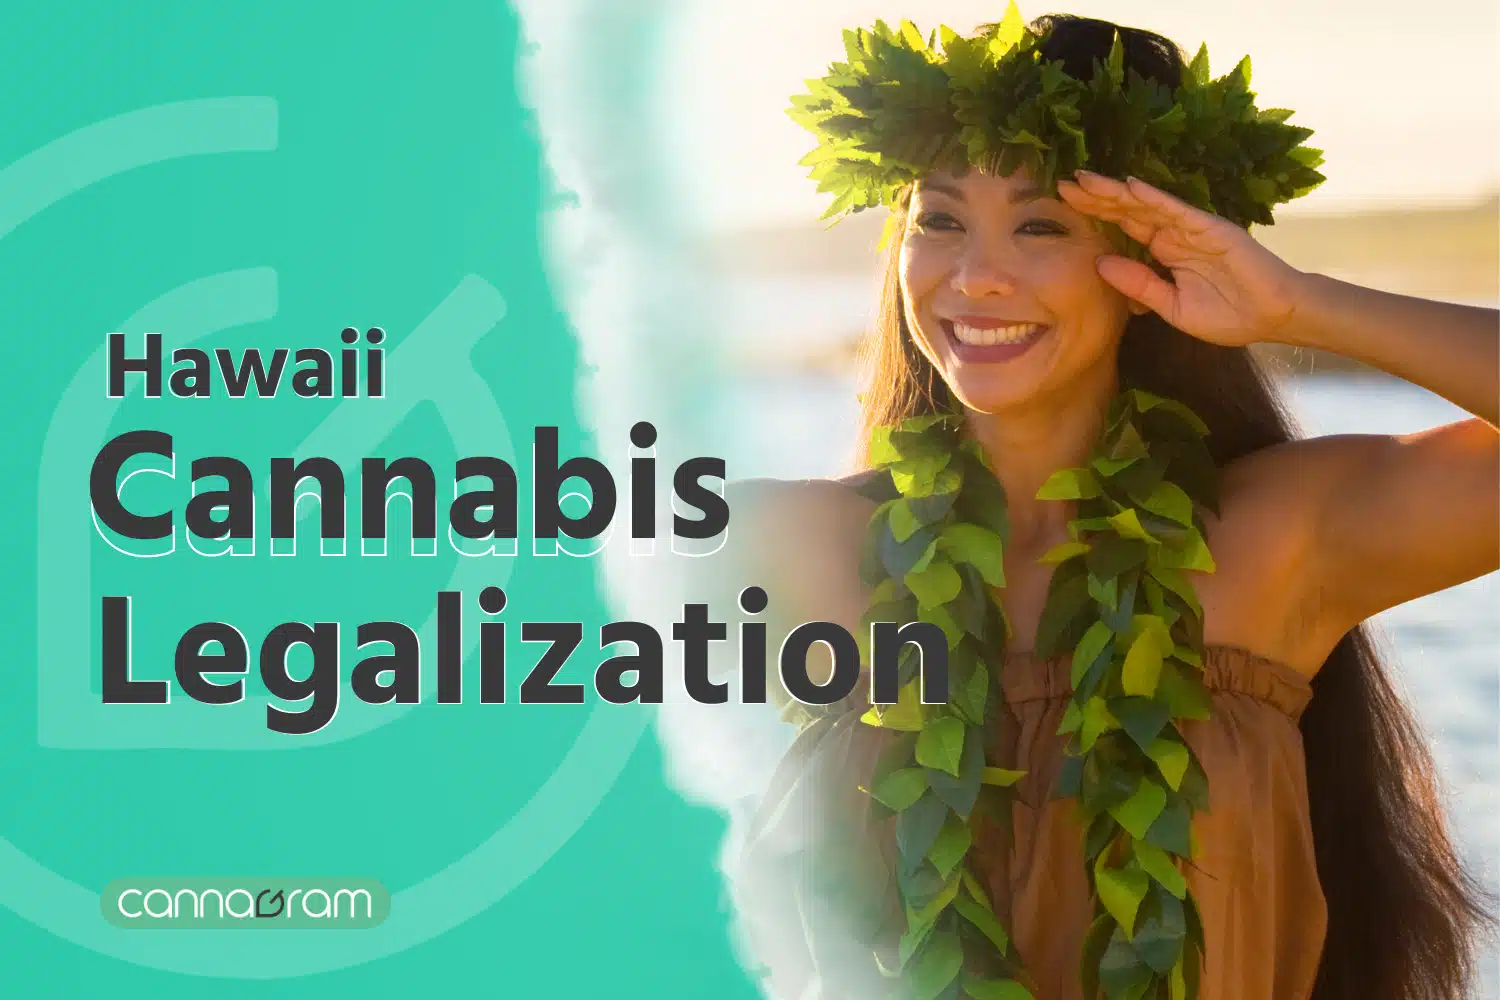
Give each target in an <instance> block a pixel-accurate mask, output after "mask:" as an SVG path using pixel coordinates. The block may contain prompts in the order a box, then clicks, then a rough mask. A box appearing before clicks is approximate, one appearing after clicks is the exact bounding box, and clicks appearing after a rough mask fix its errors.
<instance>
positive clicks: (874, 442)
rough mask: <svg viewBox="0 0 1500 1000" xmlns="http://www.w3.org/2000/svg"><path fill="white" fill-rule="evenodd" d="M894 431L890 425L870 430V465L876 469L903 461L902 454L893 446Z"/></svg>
mask: <svg viewBox="0 0 1500 1000" xmlns="http://www.w3.org/2000/svg"><path fill="white" fill-rule="evenodd" d="M893 430H895V428H893V427H891V426H890V425H888V424H884V425H881V426H878V427H872V428H871V429H870V464H871V465H873V466H875V467H876V468H880V467H882V466H886V465H890V464H891V463H893V462H899V461H901V453H900V452H899V451H897V450H896V447H895V445H893V444H891V431H893Z"/></svg>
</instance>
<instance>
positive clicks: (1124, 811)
mask: <svg viewBox="0 0 1500 1000" xmlns="http://www.w3.org/2000/svg"><path fill="white" fill-rule="evenodd" d="M1166 804H1167V793H1166V790H1165V789H1163V788H1162V787H1161V786H1160V785H1158V784H1157V783H1156V782H1154V781H1152V780H1151V779H1150V778H1145V777H1143V778H1141V780H1140V784H1138V785H1137V786H1136V789H1135V794H1134V795H1132V796H1131V797H1130V798H1128V799H1126V800H1125V801H1124V802H1121V803H1120V804H1119V805H1117V806H1114V807H1113V808H1111V809H1110V810H1109V814H1110V815H1111V816H1113V817H1114V818H1115V821H1116V822H1118V823H1119V824H1120V825H1121V826H1123V827H1124V828H1125V829H1126V830H1128V831H1129V832H1130V835H1131V836H1132V837H1136V838H1138V839H1143V838H1145V836H1146V831H1147V830H1149V829H1150V828H1151V824H1152V823H1154V822H1156V818H1157V817H1158V816H1160V815H1161V813H1162V809H1164V808H1165V807H1166Z"/></svg>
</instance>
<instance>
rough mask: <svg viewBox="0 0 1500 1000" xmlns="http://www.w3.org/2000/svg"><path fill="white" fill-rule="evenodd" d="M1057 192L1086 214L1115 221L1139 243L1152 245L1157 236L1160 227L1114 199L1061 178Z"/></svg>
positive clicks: (1067, 202)
mask: <svg viewBox="0 0 1500 1000" xmlns="http://www.w3.org/2000/svg"><path fill="white" fill-rule="evenodd" d="M1057 192H1058V195H1059V196H1060V197H1061V198H1062V200H1063V202H1064V203H1065V204H1067V205H1070V206H1072V208H1074V209H1075V210H1076V211H1079V212H1081V213H1083V214H1084V215H1090V216H1093V217H1095V218H1098V219H1102V220H1104V221H1105V222H1112V223H1114V224H1115V225H1117V226H1119V227H1120V228H1121V229H1123V230H1124V231H1125V234H1126V235H1127V236H1129V237H1130V238H1131V239H1133V240H1135V241H1136V242H1137V243H1140V244H1142V245H1144V246H1150V245H1151V241H1152V240H1153V239H1154V238H1155V237H1156V234H1157V232H1158V227H1157V225H1156V224H1155V223H1153V222H1150V221H1147V220H1145V219H1143V218H1141V217H1140V215H1139V213H1137V214H1134V215H1132V214H1129V213H1127V212H1126V211H1124V210H1123V209H1121V208H1119V207H1118V206H1117V205H1116V204H1115V203H1114V202H1113V201H1110V200H1108V199H1105V198H1101V197H1099V196H1097V195H1094V194H1091V193H1089V192H1088V191H1085V190H1084V189H1083V188H1082V187H1080V186H1079V185H1078V184H1076V183H1074V182H1072V181H1066V180H1059V181H1058V182H1057Z"/></svg>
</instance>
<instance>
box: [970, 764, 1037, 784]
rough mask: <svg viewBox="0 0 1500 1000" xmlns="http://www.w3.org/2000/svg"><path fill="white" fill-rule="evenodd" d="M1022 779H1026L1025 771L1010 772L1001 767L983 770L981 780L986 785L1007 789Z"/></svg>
mask: <svg viewBox="0 0 1500 1000" xmlns="http://www.w3.org/2000/svg"><path fill="white" fill-rule="evenodd" d="M1024 777H1026V772H1025V771H1010V770H1007V769H1006V768H1003V767H987V768H985V769H984V776H983V778H982V779H981V780H982V781H983V782H984V783H985V784H986V785H995V786H998V787H1000V788H1009V787H1010V786H1011V785H1014V784H1015V783H1016V782H1018V781H1020V780H1021V779H1022V778H1024Z"/></svg>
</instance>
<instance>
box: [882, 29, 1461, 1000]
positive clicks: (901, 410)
mask: <svg viewBox="0 0 1500 1000" xmlns="http://www.w3.org/2000/svg"><path fill="white" fill-rule="evenodd" d="M1045 28H1051V29H1052V33H1051V35H1050V36H1049V40H1048V42H1047V43H1046V47H1044V53H1046V54H1047V56H1048V58H1053V59H1062V60H1063V61H1064V65H1065V66H1066V67H1068V68H1069V71H1070V72H1072V73H1073V74H1074V75H1075V76H1077V75H1086V74H1087V72H1088V71H1090V70H1091V67H1092V64H1093V61H1094V60H1096V59H1097V60H1100V61H1102V60H1103V59H1104V58H1105V56H1106V55H1107V54H1108V52H1109V46H1110V42H1111V41H1112V39H1113V33H1114V31H1115V29H1116V26H1115V25H1113V24H1111V23H1109V22H1105V21H1096V20H1093V19H1088V18H1073V17H1069V16H1066V15H1054V16H1051V17H1047V18H1041V19H1039V20H1038V21H1037V22H1035V23H1034V25H1033V30H1041V29H1045ZM1119 30H1120V32H1121V35H1122V40H1123V42H1124V43H1125V45H1124V47H1125V56H1126V66H1127V67H1131V68H1134V69H1135V70H1136V71H1137V72H1138V73H1140V74H1141V75H1142V76H1146V77H1148V78H1152V79H1156V80H1158V81H1159V82H1162V83H1165V84H1167V85H1169V86H1170V85H1173V84H1174V83H1175V81H1176V80H1178V79H1179V78H1180V73H1181V67H1182V56H1181V53H1180V52H1179V50H1178V49H1177V47H1176V46H1175V45H1174V44H1173V43H1172V42H1170V41H1169V40H1167V39H1165V38H1162V37H1161V36H1160V35H1155V34H1153V33H1151V32H1145V31H1140V30H1138V29H1131V28H1120V29H1119ZM1049 48H1050V51H1048V49H1049ZM905 207H906V205H905V200H904V199H903V201H902V203H901V204H900V205H898V207H897V210H896V211H897V215H898V220H897V221H898V222H899V221H901V220H900V219H899V216H901V215H903V214H904V212H905ZM896 231H897V232H899V231H900V230H899V229H897V230H896ZM892 242H893V244H899V239H893V241H892ZM899 273H900V272H899V246H898V245H893V246H892V248H891V250H890V252H889V256H888V260H887V264H886V272H885V280H884V286H883V292H882V295H881V303H880V309H879V313H878V315H877V318H876V323H875V326H874V328H873V330H872V332H871V336H870V337H869V338H868V339H867V341H866V343H865V345H864V350H863V356H864V360H865V363H866V366H867V367H866V371H867V375H868V379H867V382H866V384H865V387H864V390H865V391H864V394H863V395H862V396H861V409H862V423H863V427H862V430H863V433H861V435H860V442H861V444H860V445H859V446H858V451H857V453H856V463H857V465H858V466H859V467H860V468H868V467H869V460H868V454H867V445H866V444H864V442H868V440H869V430H870V429H871V428H872V427H874V426H876V425H879V424H885V423H891V422H894V421H898V420H900V419H902V418H904V417H908V416H913V415H916V414H921V413H932V412H936V411H938V410H947V409H954V408H956V406H955V401H954V399H953V397H952V395H951V393H950V392H949V390H948V387H947V385H946V384H945V383H944V382H943V379H942V377H941V376H940V375H939V373H938V372H937V370H936V369H935V368H934V367H933V366H932V364H931V362H929V361H928V360H927V358H926V357H925V356H923V355H922V353H921V352H920V351H918V350H917V348H916V345H915V343H914V342H913V340H912V337H911V333H910V331H909V330H908V328H907V324H906V312H905V308H904V305H903V302H902V297H901V286H900V280H899ZM1118 374H1119V384H1120V387H1121V388H1122V389H1124V388H1141V389H1146V390H1149V391H1151V392H1154V393H1156V394H1158V395H1161V396H1167V397H1171V398H1174V399H1179V400H1181V401H1182V402H1184V403H1186V404H1187V405H1188V406H1190V407H1191V408H1192V409H1193V410H1194V411H1195V412H1196V413H1197V414H1198V415H1199V416H1201V417H1202V418H1203V420H1204V421H1205V422H1206V423H1207V424H1208V426H1209V429H1210V431H1211V433H1210V435H1209V437H1208V439H1207V441H1208V445H1209V449H1210V451H1211V452H1212V454H1213V456H1214V460H1215V461H1216V462H1217V463H1218V464H1219V466H1220V467H1221V468H1222V467H1224V466H1225V465H1227V464H1228V463H1230V462H1232V461H1234V460H1235V459H1237V458H1241V457H1243V456H1245V455H1248V454H1250V453H1252V452H1255V451H1258V450H1259V449H1261V448H1265V447H1267V446H1269V445H1274V444H1281V443H1283V442H1286V441H1290V440H1293V439H1294V438H1295V437H1296V436H1297V434H1296V430H1295V425H1294V423H1293V421H1292V419H1291V416H1290V414H1289V412H1288V410H1287V408H1286V406H1285V404H1284V403H1283V402H1282V400H1281V399H1280V397H1279V395H1278V394H1277V392H1276V390H1275V389H1274V387H1273V385H1272V382H1271V380H1270V378H1269V376H1268V373H1267V372H1266V371H1265V370H1264V369H1263V368H1262V366H1261V364H1260V363H1259V362H1258V361H1257V359H1256V358H1255V357H1254V356H1253V355H1252V354H1251V353H1250V351H1249V350H1248V349H1246V348H1242V347H1220V346H1217V345H1214V344H1209V343H1207V342H1205V341H1201V340H1198V339H1196V338H1194V337H1191V336H1188V335H1187V334H1185V333H1183V332H1181V331H1180V330H1177V329H1175V328H1173V327H1172V326H1170V325H1169V324H1167V323H1166V322H1165V321H1164V320H1162V319H1161V318H1160V317H1159V316H1156V315H1155V314H1151V313H1148V314H1146V315H1144V316H1132V317H1131V318H1130V320H1129V321H1128V322H1127V324H1126V327H1125V331H1124V334H1123V336H1122V339H1121V342H1120V348H1119V355H1118ZM1312 688H1313V697H1312V700H1311V702H1310V703H1309V705H1308V707H1307V709H1306V711H1305V712H1304V713H1303V715H1302V719H1301V731H1302V741H1303V746H1304V749H1305V753H1306V759H1307V789H1308V798H1309V801H1310V808H1311V818H1312V828H1313V840H1314V850H1315V854H1316V856H1317V865H1318V878H1319V881H1320V882H1321V883H1322V888H1323V894H1324V896H1325V898H1326V900H1327V904H1328V931H1327V937H1326V940H1325V942H1324V947H1323V956H1322V963H1321V965H1320V967H1319V971H1318V979H1317V985H1316V986H1315V988H1314V990H1313V994H1312V995H1313V998H1314V1000H1454V998H1458V997H1460V996H1462V995H1463V994H1464V990H1465V988H1466V985H1467V984H1468V982H1469V980H1470V979H1471V977H1472V976H1473V973H1474V963H1475V957H1476V954H1475V953H1476V950H1477V947H1476V944H1477V938H1478V936H1479V934H1480V933H1481V931H1483V930H1485V929H1487V928H1488V927H1489V926H1490V925H1491V918H1490V916H1489V913H1488V910H1487V905H1488V903H1489V899H1488V896H1487V894H1486V892H1485V891H1484V889H1483V887H1482V885H1481V884H1480V883H1479V882H1478V880H1477V879H1476V878H1475V877H1474V875H1473V874H1472V873H1470V872H1469V871H1467V870H1466V869H1465V868H1464V866H1463V864H1462V863H1461V862H1460V860H1459V858H1458V855H1457V852H1456V850H1455V849H1454V845H1453V842H1452V840H1451V839H1450V837H1449V834H1448V829H1447V824H1446V822H1445V820H1444V814H1443V802H1442V797H1441V794H1440V789H1439V785H1438V781H1437V774H1436V769H1435V767H1434V765H1433V760H1432V754H1431V752H1430V751H1429V749H1428V746H1427V743H1426V741H1425V739H1424V737H1423V734H1422V731H1421V729H1420V727H1419V726H1418V724H1417V721H1416V719H1415V718H1414V717H1413V715H1412V713H1411V711H1410V709H1409V708H1408V707H1407V706H1406V705H1405V704H1404V703H1403V701H1402V700H1401V698H1400V696H1399V695H1398V694H1397V692H1396V689H1395V687H1394V686H1393V684H1392V683H1391V678H1390V675H1389V673H1388V671H1387V669H1386V666H1385V664H1384V663H1383V662H1382V661H1381V657H1380V656H1379V655H1378V653H1377V650H1376V648H1375V644H1374V643H1373V642H1372V640H1371V636H1370V632H1369V629H1368V628H1367V626H1366V625H1365V624H1360V625H1358V626H1356V627H1355V628H1353V629H1351V630H1350V631H1349V632H1348V633H1347V634H1345V636H1344V637H1343V638H1342V639H1341V640H1339V643H1338V645H1337V646H1336V647H1334V650H1333V652H1332V653H1330V654H1329V656H1328V659H1327V660H1326V661H1325V663H1324V665H1323V667H1322V669H1321V670H1320V671H1319V672H1318V674H1317V676H1316V677H1315V678H1314V680H1313V682H1312ZM1080 863H1082V862H1081V861H1080Z"/></svg>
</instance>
